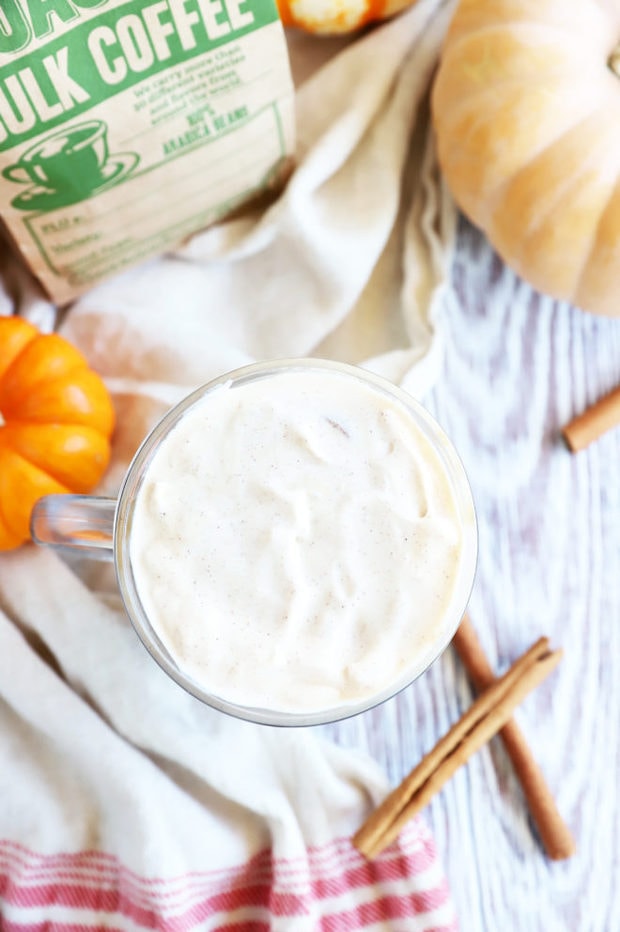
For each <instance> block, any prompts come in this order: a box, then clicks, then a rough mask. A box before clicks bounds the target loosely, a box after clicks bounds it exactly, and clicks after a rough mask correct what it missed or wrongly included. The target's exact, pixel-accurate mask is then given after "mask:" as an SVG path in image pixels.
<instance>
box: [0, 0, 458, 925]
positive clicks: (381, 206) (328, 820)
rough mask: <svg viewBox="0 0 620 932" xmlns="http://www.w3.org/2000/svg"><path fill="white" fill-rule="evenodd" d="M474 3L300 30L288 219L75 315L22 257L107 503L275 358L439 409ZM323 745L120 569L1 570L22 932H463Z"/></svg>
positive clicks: (261, 224) (124, 282)
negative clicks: (178, 425)
mask: <svg viewBox="0 0 620 932" xmlns="http://www.w3.org/2000/svg"><path fill="white" fill-rule="evenodd" d="M451 9H452V3H451V2H441V0H420V2H419V3H418V4H417V5H416V6H415V7H413V8H412V9H411V10H410V11H408V12H407V13H405V14H404V15H402V16H401V17H400V18H398V19H396V20H393V21H392V22H389V23H386V24H384V25H381V26H380V27H378V28H376V29H374V30H373V31H371V32H369V33H368V34H367V35H365V36H360V37H357V38H355V39H354V40H350V41H339V40H338V41H336V40H323V39H317V38H316V37H314V38H313V37H302V36H299V35H297V34H295V33H291V34H290V35H289V45H290V50H291V58H292V65H293V69H294V74H295V76H296V78H297V82H298V85H299V86H298V91H297V120H298V139H299V144H298V163H297V166H296V169H295V171H294V173H293V176H292V177H291V180H290V182H289V184H288V186H287V188H286V190H285V192H284V193H283V194H282V195H281V196H280V197H279V199H278V200H277V201H276V202H275V203H274V204H273V205H272V206H271V207H270V208H269V209H268V210H266V212H264V213H262V214H260V213H255V214H252V215H248V216H245V217H243V218H241V219H237V220H234V221H231V222H228V223H223V224H221V225H220V226H218V227H216V228H213V229H211V230H209V231H207V232H204V233H202V234H200V235H198V236H196V237H194V238H193V239H192V240H191V241H190V242H188V243H187V244H185V245H184V247H183V248H182V249H179V250H178V251H177V252H176V253H175V254H171V255H166V256H163V257H160V258H158V259H156V260H154V261H151V262H148V263H145V264H143V265H142V266H140V267H138V268H134V269H132V270H131V271H129V272H127V273H126V274H123V275H121V276H119V277H117V278H115V279H113V280H111V281H109V282H107V283H105V284H103V285H101V286H99V287H97V288H95V289H93V290H92V291H90V292H89V293H88V294H86V295H85V296H83V297H82V298H81V299H80V300H78V301H77V302H76V303H75V304H74V305H73V306H71V307H70V308H69V309H67V310H66V311H65V312H64V314H62V315H59V314H58V313H57V311H56V309H55V308H53V307H52V306H51V305H50V304H49V302H47V301H46V300H45V299H44V298H43V297H42V296H41V295H40V292H39V290H38V289H37V287H36V284H35V283H34V282H33V281H32V280H31V279H30V278H29V276H28V275H27V274H26V273H25V272H24V271H23V269H21V268H20V267H19V266H17V265H15V264H14V262H13V261H12V259H11V257H10V255H9V254H8V252H7V251H6V250H5V251H4V252H3V254H2V258H1V260H0V273H1V283H2V290H1V292H0V312H1V313H5V314H11V313H19V314H23V315H25V316H27V317H29V318H30V319H32V320H34V321H35V322H36V323H37V324H39V325H40V326H41V327H42V328H43V329H46V328H48V329H51V328H53V327H57V328H58V329H59V330H60V331H61V332H62V333H63V334H64V335H65V336H66V337H67V338H68V339H70V340H71V341H73V342H74V343H76V344H77V345H78V346H79V347H80V348H81V349H82V350H83V351H84V352H85V354H86V355H87V357H88V358H89V360H90V361H91V363H92V364H93V365H94V366H95V367H96V368H97V369H98V370H99V371H100V372H101V373H102V374H103V376H104V377H105V379H106V382H107V384H108V386H109V387H110V390H111V392H112V394H113V397H114V402H115V406H116V411H117V417H118V427H117V431H116V435H115V441H114V452H113V462H112V465H111V468H110V470H109V472H108V474H107V476H106V478H105V481H104V483H103V484H102V487H101V489H100V490H99V491H101V492H105V493H110V494H114V493H115V491H116V489H117V488H118V484H119V482H120V479H121V478H122V476H123V474H124V472H125V469H126V467H127V464H128V462H129V460H130V458H131V456H132V454H133V452H134V451H135V449H136V447H137V445H138V444H139V442H140V441H141V439H142V438H143V436H144V435H145V434H146V432H147V431H148V430H149V428H150V427H151V426H152V425H153V424H154V423H155V422H156V420H157V419H158V418H159V417H160V416H161V415H162V414H163V413H164V411H165V410H166V409H167V408H168V407H169V406H170V405H171V404H172V403H174V402H175V401H177V400H178V399H179V398H181V397H182V396H183V395H185V394H186V393H187V392H188V391H190V390H191V389H193V388H194V387H196V386H197V385H199V384H201V383H203V382H205V381H206V380H208V379H209V378H210V377H212V376H214V375H216V374H219V373H221V372H223V371H226V370H229V369H232V368H234V367H236V366H239V365H242V364H245V363H247V362H251V361H254V360H258V359H265V358H268V357H284V356H301V355H320V356H328V357H333V358H340V359H343V360H346V361H352V362H358V363H363V364H364V365H367V366H368V367H370V368H372V369H374V370H376V371H380V372H382V373H384V374H385V375H387V376H388V377H389V378H392V379H393V380H395V381H398V382H400V383H402V384H404V385H405V386H406V387H408V388H409V389H410V390H411V391H412V392H414V393H415V394H418V395H419V394H422V393H423V392H424V391H425V390H426V389H428V388H429V387H430V385H431V384H432V383H433V381H434V379H435V378H436V377H437V376H438V374H439V371H440V365H441V326H442V324H441V316H442V315H441V309H442V308H443V307H444V306H445V302H447V301H450V300H453V296H452V292H451V290H450V286H449V284H448V281H447V271H448V268H449V263H450V255H451V245H452V238H453V234H454V220H455V212H454V208H453V206H452V204H451V202H450V200H449V198H448V197H447V196H446V194H445V192H444V190H443V188H442V186H441V184H440V182H439V179H438V173H437V168H436V163H435V160H434V152H433V146H432V137H431V134H430V132H429V127H428V110H427V106H428V102H427V94H428V89H429V84H430V81H431V78H432V74H433V69H434V67H435V65H436V62H437V56H438V50H439V46H440V42H441V38H442V35H443V33H444V31H445V28H446V26H447V22H448V19H449V16H450V12H451ZM387 788H388V787H387V781H386V778H385V776H384V775H383V774H382V773H380V772H379V770H378V768H377V767H376V766H375V765H374V764H373V762H372V761H370V760H368V759H367V758H366V757H363V756H362V755H361V754H357V753H355V752H352V751H344V750H342V749H339V748H337V747H335V746H332V745H331V744H329V743H327V742H325V741H324V740H323V739H322V738H320V737H319V736H318V735H317V733H316V731H313V730H312V729H305V730H304V729H294V730H286V729H285V730H282V729H272V728H268V727H261V726H254V725H251V724H248V723H245V722H239V721H236V720H234V719H232V718H228V717H226V716H224V715H222V714H220V713H217V712H214V711H212V710H210V709H208V708H206V707H204V706H202V705H201V704H200V703H198V702H197V701H196V700H194V699H192V698H191V697H189V696H187V695H185V694H184V693H183V692H182V691H181V690H180V689H179V688H178V687H177V686H176V685H175V684H173V683H172V682H170V681H169V680H168V679H167V678H166V676H165V675H164V674H163V673H162V672H161V671H160V670H159V669H158V668H157V667H156V665H155V664H154V663H153V662H152V661H151V660H150V658H149V657H148V655H147V653H146V651H145V650H144V649H143V648H142V647H141V645H140V644H139V642H138V640H137V638H136V636H135V635H134V633H133V631H132V629H131V627H130V625H129V622H128V621H127V619H126V617H125V615H124V614H123V612H122V609H121V607H120V606H119V604H118V596H117V595H116V593H115V590H114V586H113V581H112V580H111V577H110V574H109V573H107V572H106V571H103V572H102V569H101V565H100V564H99V565H88V564H86V563H84V564H81V565H78V564H76V565H74V566H69V565H67V564H66V563H65V562H63V561H62V560H61V559H60V558H58V557H57V556H56V555H54V554H52V553H50V552H44V551H39V550H36V549H35V548H34V547H33V546H32V545H30V546H27V547H24V548H22V549H20V550H18V551H16V552H14V553H12V554H5V555H2V556H0V798H1V799H2V804H1V805H0V915H1V918H2V921H1V923H0V925H1V927H2V929H3V930H5V929H9V930H12V929H19V930H24V929H28V930H34V929H56V930H67V932H69V930H77V929H80V930H85V929H96V928H113V929H123V930H124V929H127V930H133V929H183V930H185V929H219V930H228V932H245V930H247V932H252V930H263V929H265V930H266V929H274V930H292V932H297V930H299V932H304V930H315V929H343V930H344V929H347V930H348V929H362V928H363V929H366V928H368V929H396V930H426V929H429V930H430V929H433V930H448V929H455V928H456V920H455V917H454V912H453V908H452V904H451V899H450V896H449V891H448V888H447V884H446V881H445V878H444V877H443V874H442V871H441V867H440V864H439V862H438V859H437V856H436V852H435V849H434V844H433V839H432V837H431V836H430V834H429V832H428V830H427V829H426V827H425V825H424V823H423V821H422V820H417V821H415V822H413V823H412V825H411V826H410V827H409V828H408V829H407V830H406V831H405V832H404V833H403V835H402V836H401V839H400V840H399V843H398V844H397V845H394V846H392V848H391V849H390V850H389V851H388V852H386V853H385V854H384V855H383V856H382V857H381V858H379V859H378V860H377V861H376V862H375V863H373V864H367V863H366V862H365V861H364V860H363V859H362V858H361V857H360V856H359V855H358V854H357V852H356V851H355V850H354V849H353V848H352V847H351V845H350V841H349V838H350V835H351V833H352V832H353V831H354V830H355V829H356V828H357V827H358V826H359V825H360V823H361V821H362V820H363V818H364V816H365V815H366V814H367V813H368V811H369V809H370V808H371V806H372V805H374V804H376V803H377V802H378V801H379V800H380V799H381V797H382V796H383V795H384V794H385V792H386V791H387Z"/></svg>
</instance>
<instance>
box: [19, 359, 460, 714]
mask: <svg viewBox="0 0 620 932" xmlns="http://www.w3.org/2000/svg"><path fill="white" fill-rule="evenodd" d="M326 370H327V371H331V372H332V373H333V372H337V373H338V374H340V375H341V376H342V377H343V378H346V379H353V380H358V381H361V382H362V383H364V384H365V385H367V386H369V387H371V388H372V389H374V390H375V392H378V393H379V394H380V395H383V396H384V397H385V398H386V399H389V401H390V403H393V402H397V403H398V405H399V406H400V408H401V410H404V411H405V412H406V413H407V416H409V417H411V419H412V420H413V421H414V422H415V424H416V425H417V427H418V428H419V429H420V430H421V431H422V433H423V434H424V436H425V437H426V439H427V441H428V442H430V444H431V445H432V448H433V450H434V451H435V453H436V454H437V455H438V457H439V459H440V460H441V463H442V466H443V469H444V474H445V476H446V477H447V479H448V481H449V483H450V485H451V488H452V491H453V494H454V499H455V501H456V505H457V509H458V512H459V517H460V519H461V523H462V528H463V559H462V560H461V565H460V569H459V574H458V578H457V580H456V585H455V586H454V592H453V596H452V598H451V600H450V602H449V606H448V609H447V612H446V613H445V617H444V618H443V619H442V623H441V624H440V625H438V636H437V640H436V641H435V642H434V644H433V650H432V653H431V655H430V656H429V655H428V654H427V655H426V656H425V658H424V660H423V663H422V664H421V665H420V666H419V667H416V666H415V664H414V665H413V666H412V667H411V668H410V669H409V670H408V672H407V676H406V677H404V678H401V679H400V680H398V681H397V682H394V683H392V684H390V686H389V687H388V688H384V689H382V690H381V691H380V692H378V693H376V694H373V695H371V696H368V697H366V698H365V699H364V700H361V701H355V702H352V703H350V704H346V705H340V706H336V707H334V708H330V709H321V710H319V711H316V712H314V711H310V712H305V711H304V712H291V711H281V710H278V709H272V708H257V707H246V706H242V705H239V704H237V703H235V702H231V701H229V700H228V699H226V698H225V697H223V696H221V695H217V694H215V693H214V692H211V691H210V690H209V688H208V687H207V686H206V685H205V684H203V683H200V682H197V681H196V680H195V679H193V678H192V677H191V676H189V675H188V674H187V673H186V672H185V671H184V670H183V669H181V668H180V666H179V664H178V663H177V662H176V660H175V658H174V657H173V656H172V655H171V653H170V652H169V651H168V649H167V648H166V646H165V645H164V644H163V643H162V641H161V639H160V637H159V635H158V634H157V632H156V630H155V629H154V627H153V625H152V623H151V621H150V620H149V618H148V615H147V613H146V611H145V609H144V607H143V605H142V603H141V600H140V597H139V595H138V591H137V587H136V581H135V578H134V573H133V569H132V564H131V559H130V538H131V528H132V518H133V513H134V505H135V502H136V497H137V494H138V491H139V489H140V486H141V483H142V482H143V480H144V477H145V475H146V473H147V471H148V468H149V463H150V462H151V460H152V458H153V456H154V455H155V453H156V452H157V450H158V447H159V445H160V444H161V442H162V440H163V439H164V438H165V437H167V436H168V434H169V432H170V431H171V430H172V429H173V428H174V427H175V426H176V425H177V424H178V423H179V421H180V420H181V418H183V416H184V415H185V414H186V412H188V411H189V409H191V408H192V407H193V406H194V405H196V404H198V403H202V402H203V399H205V398H206V397H207V396H208V395H209V394H210V393H211V392H213V391H214V390H215V389H217V388H219V387H221V386H222V385H226V386H227V388H229V389H230V390H232V391H234V390H235V388H236V387H240V386H243V385H247V384H248V383H251V382H254V381H256V380H261V379H274V378H275V379H277V378H278V375H281V374H282V373H286V372H290V371H302V372H303V371H313V372H321V371H326ZM31 532H32V538H33V540H34V542H35V543H36V544H38V545H40V546H47V547H52V548H54V549H56V550H58V551H60V552H64V553H65V554H67V555H69V554H74V555H80V556H85V557H90V558H95V559H99V560H102V559H103V560H113V562H114V566H115V571H116V578H117V582H118V586H119V589H120V593H121V596H122V599H123V603H124V605H125V608H126V611H127V614H128V616H129V619H130V621H131V623H132V625H133V628H134V629H135V631H136V633H137V635H138V637H139V638H140V640H141V642H142V644H143V645H144V647H145V648H146V649H147V651H148V652H149V653H150V655H151V657H152V658H153V659H154V660H155V661H156V662H157V663H158V664H159V666H160V667H161V668H162V669H163V670H164V671H165V672H166V673H167V674H168V675H169V676H170V677H171V678H172V679H173V680H174V681H175V682H176V683H177V684H178V685H179V686H181V687H182V688H183V689H185V690H186V691H187V692H189V693H190V694H191V695H193V696H195V697H196V698H198V699H200V700H201V701H203V702H205V703H206V704H207V705H209V706H211V707H213V708H215V709H218V710H220V711H222V712H226V713H228V714H231V715H234V716H236V717H238V718H242V719H245V720H247V721H252V722H256V723H261V724H268V725H291V726H300V725H317V724H326V723H328V722H334V721H338V720H340V719H343V718H348V717H350V716H352V715H357V714H359V713H361V712H364V711H367V710H368V709H370V708H372V707H374V706H376V705H378V704H380V703H381V702H384V701H385V700H386V699H388V698H391V697H392V696H394V695H395V694H396V693H398V692H400V691H401V690H402V689H404V688H405V687H406V686H407V685H409V684H410V683H411V682H413V680H415V679H417V677H418V676H420V675H421V674H422V673H424V672H425V670H427V669H428V667H429V666H430V665H431V664H432V663H433V662H434V661H435V660H436V659H437V658H438V657H439V656H440V655H441V654H442V653H443V651H444V650H445V648H446V647H447V646H448V644H449V643H450V641H451V640H452V637H453V636H454V633H455V631H456V629H457V627H458V625H459V622H460V620H461V618H462V615H463V613H464V611H465V608H466V606H467V602H468V600H469V596H470V593H471V588H472V585H473V580H474V575H475V569H476V561H477V553H478V540H477V526H476V517H475V509H474V503H473V499H472V494H471V489H470V486H469V483H468V480H467V476H466V474H465V471H464V468H463V465H462V463H461V461H460V459H459V457H458V455H457V453H456V451H455V449H454V447H453V445H452V443H451V442H450V441H449V440H448V438H447V437H446V435H445V433H444V432H443V430H442V429H441V428H440V427H439V425H438V424H437V422H436V421H435V420H434V419H433V418H432V417H431V416H430V414H429V413H428V412H427V411H426V409H425V408H424V407H423V406H422V405H421V404H420V403H418V402H417V401H416V400H415V399H414V398H413V397H412V396H410V395H409V394H408V393H407V392H405V391H404V390H402V389H401V388H399V387H398V386H396V385H394V384H393V383H391V382H389V381H388V380H387V379H384V378H382V377H380V376H377V375H375V374H373V373H371V372H369V371H367V370H365V369H362V368H360V367H357V366H351V365H347V364H344V363H339V362H331V361H327V360H321V359H312V358H301V359H283V360H278V361H275V362H273V361H270V362H264V363H256V364H254V365H249V366H244V367H243V368H241V369H237V370H235V371H233V372H229V373H225V374H224V375H221V376H219V377H218V378H216V379H213V380H212V381H210V382H208V383H207V384H206V385H204V386H202V387H201V388H199V389H197V390H196V391H194V392H193V393H191V394H190V395H189V396H188V397H186V398H185V399H184V400H183V401H181V402H180V403H179V404H177V405H175V406H174V407H173V408H172V409H171V410H170V411H169V412H168V413H167V414H166V415H165V416H164V417H163V418H162V420H161V421H160V422H159V423H158V424H157V425H156V426H155V427H154V428H153V430H152V431H151V432H150V433H149V435H148V436H147V437H146V439H145V440H144V442H143V443H142V445H141V446H140V448H139V449H138V451H137V453H136V455H135V456H134V458H133V460H132V462H131V464H130V466H129V469H128V471H127V473H126V475H125V478H124V480H123V483H122V485H121V488H120V492H119V495H118V498H117V499H112V498H101V497H96V496H89V495H49V496H45V497H44V498H41V499H40V500H39V501H38V502H37V503H36V505H35V507H34V510H33V513H32V519H31Z"/></svg>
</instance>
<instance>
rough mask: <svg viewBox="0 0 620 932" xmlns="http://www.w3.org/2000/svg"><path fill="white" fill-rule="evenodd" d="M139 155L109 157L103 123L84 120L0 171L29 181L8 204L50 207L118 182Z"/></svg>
mask: <svg viewBox="0 0 620 932" xmlns="http://www.w3.org/2000/svg"><path fill="white" fill-rule="evenodd" d="M137 162H138V157H137V155H134V154H133V153H122V154H120V155H115V156H111V155H110V152H109V150H108V141H107V126H106V124H105V123H104V122H103V121H101V120H88V121H86V122H84V123H79V124H77V125H74V126H70V127H65V128H63V129H62V130H60V131H57V132H55V133H53V134H52V135H50V136H46V137H45V138H44V139H41V140H40V141H39V142H37V143H36V145H34V146H31V147H30V148H29V149H27V150H26V152H24V153H22V155H21V157H20V159H19V161H18V162H15V163H13V164H12V165H8V166H7V167H6V168H5V169H4V170H3V172H2V174H3V176H4V177H5V178H7V179H8V180H10V181H14V182H17V183H19V184H27V185H29V187H28V189H27V190H26V191H24V192H22V193H21V194H19V195H18V196H17V197H16V198H14V199H13V201H12V202H11V203H12V205H13V206H14V207H17V208H18V209H20V210H46V209H47V210H51V209H55V208H58V207H63V206H67V205H69V204H74V203H76V202H77V201H81V200H84V199H86V198H88V197H92V195H93V194H96V193H98V192H99V191H100V190H101V189H102V188H103V187H104V186H105V187H107V186H109V185H112V184H117V183H118V182H119V181H121V180H124V178H125V177H126V176H127V175H128V174H129V172H131V171H132V170H133V168H134V167H135V166H136V164H137Z"/></svg>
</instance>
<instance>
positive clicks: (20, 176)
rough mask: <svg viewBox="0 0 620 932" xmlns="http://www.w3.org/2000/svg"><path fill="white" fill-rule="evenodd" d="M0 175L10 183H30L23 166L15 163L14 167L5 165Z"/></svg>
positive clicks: (30, 179)
mask: <svg viewBox="0 0 620 932" xmlns="http://www.w3.org/2000/svg"><path fill="white" fill-rule="evenodd" d="M2 174H3V175H4V177H5V178H8V179H9V180H10V181H21V183H22V184H28V182H29V181H32V178H31V177H30V175H29V174H28V172H27V171H26V169H25V168H24V166H23V165H19V164H17V163H15V165H7V167H6V168H3V169H2Z"/></svg>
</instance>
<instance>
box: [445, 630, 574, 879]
mask: <svg viewBox="0 0 620 932" xmlns="http://www.w3.org/2000/svg"><path fill="white" fill-rule="evenodd" d="M452 643H453V644H454V647H455V648H456V651H457V653H458V655H459V657H460V658H461V661H462V663H463V666H464V667H465V669H466V671H467V673H468V675H469V677H470V679H471V681H472V683H473V685H474V687H475V688H476V689H477V690H478V692H482V691H483V690H485V689H487V688H488V687H489V686H491V685H492V684H493V683H494V682H495V675H494V673H493V670H492V668H491V666H490V664H489V661H488V660H487V658H486V656H485V654H484V651H483V649H482V645H481V644H480V642H479V640H478V637H477V635H476V631H475V628H474V626H473V624H472V622H471V620H470V618H469V617H468V616H467V615H465V616H464V617H463V619H462V621H461V624H460V626H459V629H458V631H457V632H456V634H455V636H454V640H453V642H452ZM499 736H500V738H501V739H502V741H503V743H504V747H505V748H506V751H507V753H508V756H509V757H510V760H511V761H512V765H513V767H514V770H515V773H516V775H517V777H518V779H519V782H520V784H521V787H522V789H523V794H524V796H525V799H526V801H527V804H528V808H529V810H530V813H531V815H532V818H533V820H534V822H535V823H536V827H537V829H538V833H539V835H540V840H541V841H542V844H543V846H544V848H545V851H546V852H547V855H548V856H549V857H550V858H551V859H552V860H553V861H560V860H563V859H564V858H569V857H571V855H573V854H574V853H575V842H574V839H573V836H572V835H571V833H570V830H569V828H568V826H567V825H566V823H565V822H564V820H563V819H562V816H561V815H560V813H559V811H558V808H557V806H556V804H555V800H554V799H553V796H552V795H551V791H550V789H549V787H548V786H547V783H546V781H545V778H544V775H543V773H542V771H541V769H540V767H539V766H538V764H537V763H536V761H535V760H534V757H533V755H532V752H531V750H530V748H529V746H528V744H527V741H526V740H525V736H524V735H523V732H522V731H521V729H520V728H519V726H518V725H517V723H516V721H515V720H514V718H511V719H509V721H508V722H507V723H506V724H505V725H504V727H503V728H502V730H501V731H500V733H499Z"/></svg>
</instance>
